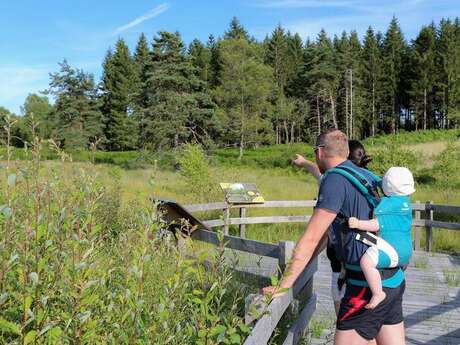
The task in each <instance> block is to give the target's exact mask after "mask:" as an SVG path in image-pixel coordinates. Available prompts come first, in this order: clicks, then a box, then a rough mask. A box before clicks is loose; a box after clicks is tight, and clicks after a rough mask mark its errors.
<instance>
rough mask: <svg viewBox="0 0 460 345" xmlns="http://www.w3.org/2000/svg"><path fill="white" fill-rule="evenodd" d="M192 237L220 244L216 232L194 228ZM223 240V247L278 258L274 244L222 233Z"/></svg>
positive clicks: (277, 249)
mask: <svg viewBox="0 0 460 345" xmlns="http://www.w3.org/2000/svg"><path fill="white" fill-rule="evenodd" d="M192 239H193V240H197V241H203V242H207V243H211V244H214V245H216V246H218V245H220V241H219V238H218V234H217V233H215V232H212V231H207V230H196V231H195V232H193V234H192ZM223 242H224V244H225V248H230V249H235V250H241V251H243V252H247V253H252V254H255V255H261V256H268V257H270V258H276V259H278V257H279V247H278V246H277V245H275V244H271V243H264V242H259V241H254V240H247V239H243V238H239V237H235V236H226V235H224V237H223Z"/></svg>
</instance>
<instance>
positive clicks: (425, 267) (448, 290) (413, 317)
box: [314, 252, 460, 345]
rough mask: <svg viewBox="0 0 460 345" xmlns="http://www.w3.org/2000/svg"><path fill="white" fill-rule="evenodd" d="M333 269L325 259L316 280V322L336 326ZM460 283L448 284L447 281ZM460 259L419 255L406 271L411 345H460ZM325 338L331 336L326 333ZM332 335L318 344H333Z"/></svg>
mask: <svg viewBox="0 0 460 345" xmlns="http://www.w3.org/2000/svg"><path fill="white" fill-rule="evenodd" d="M330 272H331V270H330V266H329V262H328V260H327V258H326V257H325V256H324V255H321V257H320V260H319V265H318V272H317V273H316V274H315V276H314V291H315V292H316V294H317V296H318V304H317V310H316V313H315V316H314V319H315V320H316V321H314V322H318V321H319V320H322V322H323V323H325V324H327V323H328V321H329V324H330V325H332V324H333V322H334V321H333V317H332V316H331V315H334V308H333V304H332V302H331V298H330ZM449 277H450V279H451V280H455V279H456V280H457V284H455V283H454V284H452V283H451V284H448V283H447V279H449ZM459 280H460V257H453V256H449V255H444V254H431V253H426V252H416V253H415V254H414V257H413V259H412V261H411V264H410V266H409V267H408V269H407V271H406V284H407V287H406V292H405V294H404V301H403V308H404V320H405V325H406V341H407V344H408V345H422V344H423V345H425V344H426V345H460V287H458V286H453V285H458V281H459ZM324 333H325V334H326V333H327V332H324ZM331 338H332V335H330V336H323V339H322V340H315V341H314V344H332V341H331V340H330V339H331Z"/></svg>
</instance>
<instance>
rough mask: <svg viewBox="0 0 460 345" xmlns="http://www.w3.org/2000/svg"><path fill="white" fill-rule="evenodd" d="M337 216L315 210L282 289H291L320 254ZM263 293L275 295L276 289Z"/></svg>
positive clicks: (334, 213) (294, 255) (289, 266)
mask: <svg viewBox="0 0 460 345" xmlns="http://www.w3.org/2000/svg"><path fill="white" fill-rule="evenodd" d="M336 216H337V213H336V212H334V211H331V210H328V209H321V208H316V209H315V211H314V212H313V215H312V217H311V219H310V221H309V222H308V225H307V229H306V230H305V232H304V233H303V235H302V237H301V238H300V240H299V241H298V242H297V245H296V247H295V249H294V254H293V257H292V260H291V263H290V264H289V265H288V267H287V269H286V270H285V272H284V275H283V279H282V280H281V282H280V289H285V288H291V287H292V285H294V283H295V281H296V280H297V278H298V277H299V275H300V274H301V273H302V271H303V270H304V268H305V266H307V264H308V263H309V262H310V260H311V258H312V257H313V255H314V254H315V255H317V254H318V253H319V251H318V250H317V249H318V247H320V246H321V244H322V240H323V239H324V238H325V235H326V233H327V230H328V228H329V226H330V225H331V224H332V222H333V221H334V219H335V217H336ZM323 243H324V242H323ZM322 249H324V247H323V248H322ZM263 292H264V293H274V292H275V289H274V288H273V287H267V288H264V289H263Z"/></svg>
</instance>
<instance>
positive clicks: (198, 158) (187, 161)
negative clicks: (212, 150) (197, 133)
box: [178, 144, 218, 202]
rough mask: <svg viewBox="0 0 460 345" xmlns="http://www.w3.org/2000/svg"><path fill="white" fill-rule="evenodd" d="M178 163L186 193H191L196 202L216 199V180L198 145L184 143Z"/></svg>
mask: <svg viewBox="0 0 460 345" xmlns="http://www.w3.org/2000/svg"><path fill="white" fill-rule="evenodd" d="M178 163H179V166H180V173H181V175H182V177H183V178H184V180H185V182H186V186H187V191H186V193H187V194H192V195H193V196H194V197H195V198H196V200H197V201H198V202H206V201H215V200H216V199H217V191H218V189H217V181H216V180H215V178H214V176H213V175H212V172H211V168H210V166H209V161H208V158H207V157H206V155H205V153H204V151H203V149H202V148H201V146H200V145H198V144H186V145H184V146H183V148H182V152H181V153H180V154H179V158H178ZM184 192H185V191H184Z"/></svg>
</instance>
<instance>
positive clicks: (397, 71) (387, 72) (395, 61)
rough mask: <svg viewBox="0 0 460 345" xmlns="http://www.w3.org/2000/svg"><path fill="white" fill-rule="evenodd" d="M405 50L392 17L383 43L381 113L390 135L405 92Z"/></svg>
mask: <svg viewBox="0 0 460 345" xmlns="http://www.w3.org/2000/svg"><path fill="white" fill-rule="evenodd" d="M407 48H408V47H407V43H406V41H405V40H404V36H403V34H402V32H401V28H400V27H399V24H398V20H397V19H396V18H395V17H393V19H392V20H391V23H390V26H389V28H388V30H387V32H386V34H385V39H384V42H383V65H384V79H383V81H384V89H383V97H384V104H386V106H385V107H384V108H383V111H384V115H385V116H386V118H387V122H389V126H390V130H391V132H392V133H395V132H396V131H397V129H398V126H399V120H400V113H401V108H402V99H403V97H404V93H405V92H406V89H405V88H404V87H403V79H402V72H403V69H404V60H405V55H406V54H407Z"/></svg>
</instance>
